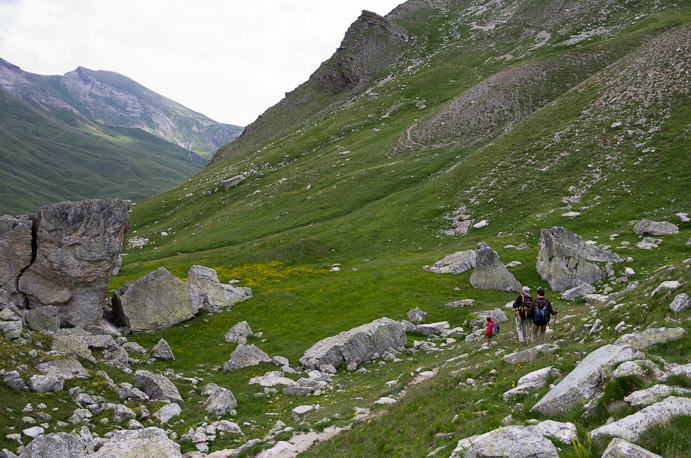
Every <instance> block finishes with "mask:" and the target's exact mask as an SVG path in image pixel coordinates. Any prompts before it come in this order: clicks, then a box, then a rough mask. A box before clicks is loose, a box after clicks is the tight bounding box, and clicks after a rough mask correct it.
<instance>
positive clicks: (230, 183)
mask: <svg viewBox="0 0 691 458" xmlns="http://www.w3.org/2000/svg"><path fill="white" fill-rule="evenodd" d="M246 178H247V177H245V176H244V175H235V176H234V177H232V178H228V179H227V180H221V186H223V187H224V188H226V189H229V188H234V187H235V186H237V185H239V184H240V183H242V182H243V181H245V179H246Z"/></svg>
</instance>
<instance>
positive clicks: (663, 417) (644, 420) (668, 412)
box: [590, 396, 691, 443]
mask: <svg viewBox="0 0 691 458" xmlns="http://www.w3.org/2000/svg"><path fill="white" fill-rule="evenodd" d="M682 415H685V416H688V415H691V398H680V397H676V396H670V397H668V398H667V399H665V400H664V401H661V402H658V403H655V404H653V405H651V406H650V407H646V408H645V409H643V410H641V411H639V412H636V413H635V414H633V415H629V416H628V417H624V418H622V419H621V420H617V421H615V422H613V423H610V424H607V425H603V426H600V427H599V428H595V429H594V430H592V431H591V432H590V438H591V439H592V440H593V442H596V443H597V442H602V441H603V440H605V439H606V438H608V437H609V436H614V437H620V438H622V439H626V440H627V441H632V442H635V441H637V440H638V439H639V438H640V437H641V435H642V434H643V433H644V432H646V431H647V430H649V429H650V428H652V427H654V426H657V425H665V424H667V423H669V421H670V420H671V419H672V418H674V417H678V416H682Z"/></svg>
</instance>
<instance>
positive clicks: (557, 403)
mask: <svg viewBox="0 0 691 458" xmlns="http://www.w3.org/2000/svg"><path fill="white" fill-rule="evenodd" d="M639 356H640V354H639V353H638V351H636V350H635V349H634V348H633V347H631V346H629V345H627V346H618V345H605V346H603V347H600V348H598V349H597V350H595V351H593V352H591V353H590V354H589V355H588V356H586V357H585V359H583V361H581V362H580V363H579V364H578V366H576V368H575V369H574V370H573V371H571V372H570V373H569V375H567V376H566V377H564V379H563V380H562V381H561V382H559V384H558V385H557V386H555V387H554V388H553V389H552V390H550V391H549V392H548V393H547V394H546V395H545V396H544V397H543V398H542V399H540V400H539V401H538V402H537V404H535V405H534V406H533V408H532V409H530V411H531V412H534V413H535V412H537V413H540V414H542V415H545V416H547V417H556V416H563V415H565V414H566V413H568V411H569V410H571V409H572V408H573V407H576V406H579V405H585V407H586V410H587V409H588V408H589V407H590V406H589V405H588V404H589V403H590V402H591V401H594V400H596V399H598V398H599V397H600V395H601V394H602V384H603V381H604V380H605V379H606V378H607V375H608V374H607V373H608V371H610V370H611V369H612V367H613V366H614V365H615V364H617V363H619V362H622V361H628V360H632V359H636V358H637V357H639Z"/></svg>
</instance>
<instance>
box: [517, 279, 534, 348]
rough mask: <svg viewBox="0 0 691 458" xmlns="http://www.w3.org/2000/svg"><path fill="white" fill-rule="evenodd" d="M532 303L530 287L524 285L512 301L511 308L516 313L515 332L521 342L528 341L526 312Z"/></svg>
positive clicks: (528, 318) (527, 317)
mask: <svg viewBox="0 0 691 458" xmlns="http://www.w3.org/2000/svg"><path fill="white" fill-rule="evenodd" d="M532 305H533V298H532V297H530V287H528V286H524V287H523V289H522V290H521V294H520V295H519V296H518V297H517V298H516V300H515V301H514V302H513V309H514V311H515V314H516V317H515V319H516V332H517V333H518V341H519V342H521V343H528V321H529V320H530V317H529V316H528V314H527V313H526V312H527V310H528V309H529V308H530V307H531V306H532Z"/></svg>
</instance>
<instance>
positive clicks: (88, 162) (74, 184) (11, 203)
mask: <svg viewBox="0 0 691 458" xmlns="http://www.w3.org/2000/svg"><path fill="white" fill-rule="evenodd" d="M0 162H1V163H2V167H0V214H6V213H9V214H19V213H24V212H30V211H35V210H36V209H37V208H38V207H39V206H41V205H44V204H47V203H51V202H57V201H62V200H81V199H87V198H99V197H122V198H127V199H132V200H135V201H136V200H141V199H143V198H145V197H148V196H151V195H153V194H156V193H158V192H161V191H164V190H166V189H169V188H171V187H173V186H175V185H176V184H177V183H179V182H181V181H182V180H184V179H186V178H188V177H189V176H191V175H193V174H194V173H196V172H198V171H199V170H200V169H201V168H202V167H204V165H205V163H206V161H205V160H204V159H203V158H202V157H201V156H199V155H197V154H196V153H193V152H191V151H188V150H185V149H183V148H181V147H179V146H177V145H174V144H172V143H170V142H167V141H165V140H162V139H160V138H158V137H156V136H154V135H151V134H149V133H146V132H144V131H142V130H140V129H134V128H129V127H106V126H103V125H102V124H99V123H97V122H93V121H89V120H87V119H86V118H84V117H82V116H80V115H78V114H76V113H74V111H72V110H69V109H67V108H47V107H46V106H41V105H39V104H38V103H37V102H34V101H26V100H23V99H21V98H19V97H17V96H15V95H13V94H11V93H9V92H8V91H6V90H3V89H0Z"/></svg>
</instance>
